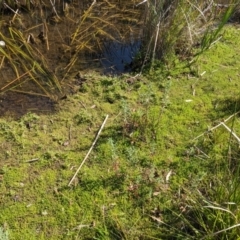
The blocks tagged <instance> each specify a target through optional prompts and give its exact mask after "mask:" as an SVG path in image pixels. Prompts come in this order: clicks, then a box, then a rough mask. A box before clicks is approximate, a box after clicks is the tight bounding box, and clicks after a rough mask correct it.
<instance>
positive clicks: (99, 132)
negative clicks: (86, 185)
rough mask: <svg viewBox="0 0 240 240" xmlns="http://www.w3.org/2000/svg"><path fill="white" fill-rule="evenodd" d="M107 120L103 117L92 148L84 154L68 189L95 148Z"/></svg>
mask: <svg viewBox="0 0 240 240" xmlns="http://www.w3.org/2000/svg"><path fill="white" fill-rule="evenodd" d="M107 119H108V115H107V116H106V117H105V119H104V121H103V123H102V125H101V127H100V129H99V131H98V133H97V135H96V137H95V139H94V141H93V143H92V146H91V147H90V149H89V150H88V153H87V154H86V156H85V158H84V159H83V161H82V163H81V164H80V166H79V168H78V169H77V171H76V172H75V174H74V175H73V177H72V179H71V180H70V182H69V183H68V186H69V187H70V186H71V184H72V182H73V181H74V179H75V178H76V176H77V174H78V172H79V171H80V170H81V168H82V166H83V164H84V163H85V162H86V160H87V158H88V156H89V155H90V153H91V151H92V150H93V147H94V146H95V144H96V142H97V140H98V138H99V136H100V134H101V132H102V130H103V127H104V125H105V124H106V122H107Z"/></svg>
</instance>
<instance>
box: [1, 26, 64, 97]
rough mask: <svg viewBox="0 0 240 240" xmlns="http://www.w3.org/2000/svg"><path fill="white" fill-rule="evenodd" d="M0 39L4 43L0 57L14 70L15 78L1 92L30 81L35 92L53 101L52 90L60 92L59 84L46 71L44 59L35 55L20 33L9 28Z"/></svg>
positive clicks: (35, 52)
mask: <svg viewBox="0 0 240 240" xmlns="http://www.w3.org/2000/svg"><path fill="white" fill-rule="evenodd" d="M0 38H1V39H3V41H4V42H5V43H6V47H5V48H0V56H2V57H3V58H4V59H7V60H8V61H7V62H6V61H5V62H6V64H8V65H9V67H11V68H12V69H13V70H14V73H15V75H16V78H14V79H13V80H11V81H10V82H9V83H6V84H5V85H2V86H1V90H2V91H8V90H11V89H13V88H14V89H16V87H19V86H21V83H23V82H26V81H31V82H34V83H35V84H36V86H37V91H39V90H40V91H42V92H43V93H44V95H46V96H48V97H49V98H54V99H55V97H54V96H53V93H52V88H55V89H58V91H61V86H60V83H59V81H58V79H57V78H56V76H55V75H54V74H53V73H51V71H50V70H49V69H48V67H47V65H46V63H45V61H44V59H43V58H40V57H39V54H38V55H37V53H38V51H36V50H35V49H34V48H33V47H32V46H31V45H30V44H29V43H28V42H27V41H26V40H25V38H24V37H23V34H22V32H21V31H19V30H17V29H15V28H13V27H9V28H8V33H7V34H6V33H5V34H3V33H0ZM17 82H18V83H17ZM3 84H4V83H3ZM26 92H28V91H26Z"/></svg>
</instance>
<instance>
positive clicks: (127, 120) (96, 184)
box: [0, 26, 240, 240]
mask: <svg viewBox="0 0 240 240" xmlns="http://www.w3.org/2000/svg"><path fill="white" fill-rule="evenodd" d="M239 34H240V33H239V30H238V27H231V26H228V27H226V28H225V33H224V35H223V37H222V38H221V39H220V40H219V41H218V42H217V43H216V44H214V45H213V46H212V47H211V48H210V49H209V50H208V51H207V52H205V53H204V54H203V55H201V56H200V57H199V60H198V62H197V63H194V64H193V65H192V66H191V69H185V70H184V71H183V70H182V71H181V72H182V73H179V72H180V71H179V69H178V68H177V66H178V63H176V67H175V68H173V69H168V71H164V72H163V71H162V70H157V69H155V71H154V72H152V73H151V75H146V76H141V77H140V78H133V77H132V76H130V75H129V76H127V75H124V76H121V77H106V76H99V75H97V74H95V73H92V74H90V73H89V74H87V75H86V78H87V81H86V82H85V83H84V85H83V87H81V88H80V90H79V92H77V93H76V94H74V95H72V96H68V98H67V99H66V100H62V101H61V102H59V107H58V108H59V109H58V112H57V113H54V114H49V115H36V114H33V113H29V114H27V115H25V116H23V117H22V118H21V119H18V120H13V119H11V118H7V117H5V118H1V119H0V130H1V131H0V142H1V145H0V159H1V162H0V190H1V194H0V207H1V212H0V223H1V225H2V226H4V227H2V229H4V232H6V231H7V233H8V234H9V239H17V240H18V239H25V240H28V239H29V240H30V239H31V240H33V239H52V240H55V239H56V240H57V239H104V240H105V239H238V238H239V237H240V233H239V228H238V225H237V224H239V213H238V212H239V211H238V209H239V204H240V197H239V194H238V192H239V190H238V188H239V185H238V182H239V181H238V175H239V174H238V173H239V166H238V151H239V149H238V142H237V141H236V139H235V138H233V137H230V133H229V132H228V131H227V130H226V129H225V128H224V127H222V126H221V127H219V128H216V129H215V130H212V131H211V132H207V130H208V129H210V128H212V127H214V126H215V125H217V124H218V123H219V122H220V121H223V119H227V118H228V117H229V116H230V115H232V114H234V113H235V112H236V111H238V110H239V105H238V104H239V84H240V83H239V80H238V78H239V76H238V74H239V63H240V58H239V57H238V56H239V54H238V51H239V42H238V41H237V39H239ZM205 71H206V73H205V74H202V73H203V72H205ZM106 114H109V119H108V121H107V123H106V125H105V127H104V129H103V132H102V133H101V135H100V138H99V139H98V142H97V144H96V146H95V148H94V149H93V152H92V153H91V155H90V156H89V158H88V159H87V161H86V163H85V165H84V166H83V168H82V169H81V171H80V172H79V174H78V176H77V178H76V179H75V181H74V184H73V185H71V187H68V183H69V181H70V179H71V178H72V176H73V175H74V173H75V171H76V170H77V168H78V166H79V165H80V163H81V161H82V160H83V158H84V157H85V155H86V153H87V151H88V150H89V148H90V147H91V144H92V142H93V141H94V138H95V134H96V133H97V131H98V130H99V127H100V126H101V124H102V122H103V120H104V118H105V116H106ZM226 125H228V126H229V127H230V128H233V130H234V132H235V133H236V134H237V135H238V134H240V126H239V117H238V115H236V116H235V117H233V118H231V119H230V120H229V121H227V122H226ZM203 133H204V134H203ZM201 134H203V135H202V136H200V137H199V138H198V139H196V140H194V139H195V138H196V137H198V136H199V135H201ZM233 203H234V204H233ZM231 227H232V228H231ZM228 228H231V229H228ZM226 229H228V230H226ZM4 232H3V234H4Z"/></svg>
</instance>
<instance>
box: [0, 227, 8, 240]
mask: <svg viewBox="0 0 240 240" xmlns="http://www.w3.org/2000/svg"><path fill="white" fill-rule="evenodd" d="M0 240H9V234H8V230H5V229H4V228H3V227H0Z"/></svg>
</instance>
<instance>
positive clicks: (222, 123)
mask: <svg viewBox="0 0 240 240" xmlns="http://www.w3.org/2000/svg"><path fill="white" fill-rule="evenodd" d="M238 113H240V111H238V112H236V113H234V114H233V115H231V116H229V117H228V118H227V119H225V120H224V121H222V122H220V123H219V124H217V125H216V126H214V127H212V128H211V129H209V130H208V131H205V132H204V133H202V134H200V135H198V136H197V137H195V138H194V139H193V141H194V140H196V139H198V138H200V137H202V136H204V135H205V134H206V133H208V132H211V131H213V130H214V129H216V128H218V127H219V126H222V125H223V126H224V127H225V126H226V125H225V124H224V123H226V122H227V121H228V120H229V119H231V118H232V117H234V116H236V115H237V114H238Z"/></svg>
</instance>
